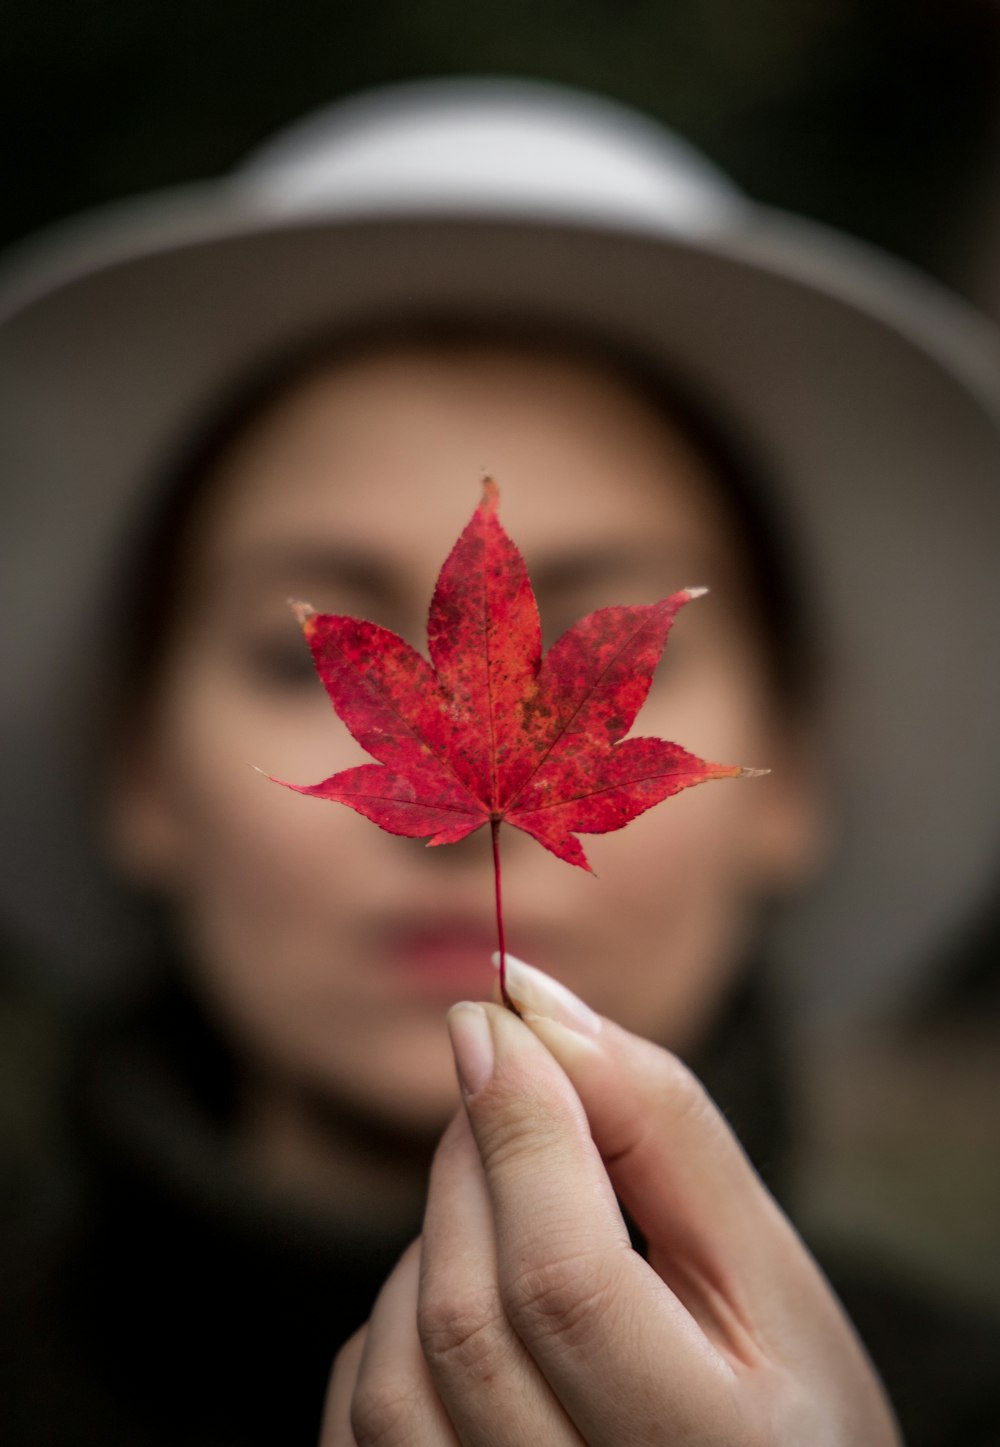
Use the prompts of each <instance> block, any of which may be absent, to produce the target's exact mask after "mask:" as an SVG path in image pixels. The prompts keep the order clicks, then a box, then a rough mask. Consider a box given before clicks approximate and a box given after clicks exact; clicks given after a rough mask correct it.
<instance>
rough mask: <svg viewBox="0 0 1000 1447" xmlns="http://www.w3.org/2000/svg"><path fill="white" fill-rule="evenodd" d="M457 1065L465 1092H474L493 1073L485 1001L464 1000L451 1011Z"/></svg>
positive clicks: (491, 1049)
mask: <svg viewBox="0 0 1000 1447" xmlns="http://www.w3.org/2000/svg"><path fill="white" fill-rule="evenodd" d="M448 1034H449V1035H450V1036H451V1048H452V1050H453V1051H454V1053H455V1068H456V1069H457V1071H458V1078H459V1080H460V1082H461V1085H462V1089H463V1090H464V1091H465V1093H466V1095H475V1094H476V1092H477V1091H480V1090H482V1088H483V1086H484V1085H487V1084H488V1083H489V1080H490V1077H491V1076H492V1074H493V1036H492V1035H491V1034H490V1022H489V1021H488V1020H487V1018H486V1011H485V1010H484V1009H483V1007H482V1005H474V1004H471V1003H470V1002H469V1001H466V1000H463V1001H462V1002H461V1003H460V1004H458V1005H453V1006H452V1007H451V1009H450V1010H449V1011H448Z"/></svg>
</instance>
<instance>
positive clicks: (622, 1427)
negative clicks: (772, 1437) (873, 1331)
mask: <svg viewBox="0 0 1000 1447" xmlns="http://www.w3.org/2000/svg"><path fill="white" fill-rule="evenodd" d="M448 1025H449V1030H450V1032H451V1035H452V1043H453V1047H454V1049H455V1056H456V1064H457V1066H458V1071H459V1078H460V1082H461V1084H462V1087H463V1093H464V1095H465V1103H466V1109H467V1111H468V1115H469V1120H470V1124H471V1127H472V1132H473V1135H474V1137H475V1140H476V1145H477V1148H478V1152H479V1156H480V1159H481V1161H482V1164H483V1171H484V1177H485V1181H486V1185H487V1191H488V1194H489V1199H490V1204H491V1208H492V1213H493V1220H494V1223H495V1235H496V1252H497V1280H498V1283H499V1286H500V1294H501V1299H502V1301H503V1304H504V1309H505V1312H506V1315H507V1318H508V1320H509V1321H510V1322H511V1325H512V1326H513V1328H514V1330H515V1331H516V1332H517V1334H518V1336H519V1337H520V1338H521V1340H522V1341H523V1342H524V1344H525V1346H526V1347H527V1349H528V1351H529V1352H530V1353H531V1355H532V1356H533V1357H534V1359H535V1361H536V1362H537V1364H538V1366H539V1368H540V1370H541V1372H542V1374H543V1376H544V1377H545V1379H546V1381H547V1382H548V1383H549V1385H550V1386H551V1387H552V1389H553V1391H554V1393H555V1395H556V1397H557V1398H558V1399H559V1401H560V1402H561V1403H562V1405H563V1407H564V1409H565V1410H566V1412H567V1413H568V1415H569V1416H570V1418H571V1419H572V1421H573V1422H574V1423H575V1425H576V1427H577V1429H578V1431H579V1432H580V1434H581V1436H582V1437H583V1438H584V1440H585V1441H586V1442H587V1443H589V1444H592V1447H604V1444H608V1447H611V1444H614V1447H626V1444H632V1443H637V1444H638V1443H649V1442H651V1441H658V1440H663V1441H670V1440H673V1439H674V1438H676V1440H678V1441H684V1442H690V1443H691V1444H692V1447H694V1444H701V1443H708V1442H710V1441H713V1442H714V1441H727V1440H733V1441H741V1440H745V1436H741V1432H742V1431H743V1427H744V1426H745V1424H744V1423H742V1422H741V1419H740V1413H739V1410H738V1402H737V1394H736V1391H735V1377H734V1373H733V1371H732V1368H731V1367H730V1365H729V1363H728V1362H727V1361H726V1360H725V1359H724V1358H723V1357H722V1356H721V1355H720V1354H719V1353H717V1352H716V1351H714V1349H713V1348H712V1347H711V1345H710V1344H709V1343H708V1342H707V1341H706V1339H705V1336H704V1334H703V1333H702V1331H701V1329H700V1328H699V1327H698V1325H697V1323H696V1322H695V1321H694V1319H693V1318H692V1317H691V1315H690V1314H689V1313H688V1312H687V1310H686V1309H685V1308H684V1307H683V1306H682V1305H681V1303H680V1302H679V1301H678V1299H677V1297H676V1296H675V1295H674V1293H673V1292H672V1291H671V1290H670V1289H669V1288H668V1287H667V1286H666V1285H665V1284H664V1282H663V1281H662V1280H661V1279H660V1278H659V1277H658V1276H657V1275H656V1273H655V1271H653V1270H652V1268H651V1267H650V1266H649V1265H648V1264H647V1262H645V1261H644V1260H643V1259H642V1258H641V1257H640V1256H639V1255H638V1254H637V1253H636V1252H634V1251H633V1250H632V1248H631V1246H630V1243H629V1239H628V1234H627V1232H626V1230H625V1226H624V1222H623V1221H622V1217H621V1213H620V1211H619V1209H618V1206H617V1203H616V1201H615V1197H614V1193H613V1191H612V1188H611V1185H610V1182H609V1180H608V1177H607V1173H606V1172H605V1169H604V1166H603V1164H602V1162H601V1159H600V1156H599V1154H598V1152H597V1149H596V1147H595V1145H594V1142H593V1140H592V1139H591V1135H590V1130H589V1127H588V1124H587V1119H586V1116H585V1114H584V1112H583V1108H582V1106H581V1104H580V1101H579V1099H578V1097H577V1095H576V1093H575V1091H574V1090H573V1087H572V1086H571V1085H570V1082H569V1080H568V1079H567V1077H566V1075H565V1073H564V1072H563V1070H562V1069H561V1068H560V1067H559V1065H558V1064H557V1063H556V1061H555V1060H554V1059H553V1057H552V1055H551V1054H550V1053H549V1051H548V1050H547V1049H546V1048H545V1047H544V1046H543V1044H542V1043H541V1041H540V1040H538V1039H537V1038H536V1037H535V1036H534V1035H533V1034H532V1032H531V1031H530V1030H529V1029H528V1028H527V1026H526V1025H524V1024H523V1023H522V1022H521V1021H520V1020H519V1019H517V1018H516V1017H515V1016H514V1015H513V1014H511V1013H510V1012H509V1011H507V1010H503V1009H500V1008H498V1007H497V1006H494V1005H461V1006H456V1007H455V1008H454V1009H452V1011H451V1013H450V1014H449V1017H448ZM706 1403H711V1411H710V1414H709V1415H710V1417H711V1422H710V1424H709V1425H710V1427H711V1431H712V1432H717V1433H718V1435H717V1436H711V1435H706V1417H705V1404H706ZM654 1428H655V1431H656V1432H658V1433H659V1434H660V1435H659V1436H656V1435H654ZM725 1433H728V1434H729V1436H728V1437H727V1436H725V1435H724V1434H725ZM671 1434H672V1435H671ZM685 1434H686V1435H685Z"/></svg>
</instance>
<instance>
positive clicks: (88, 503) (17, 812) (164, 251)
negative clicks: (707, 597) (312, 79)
mask: <svg viewBox="0 0 1000 1447" xmlns="http://www.w3.org/2000/svg"><path fill="white" fill-rule="evenodd" d="M415 311H420V312H427V313H433V314H442V313H443V314H448V313H451V312H454V313H457V314H463V313H465V312H475V313H484V312H485V313H489V314H492V315H501V316H502V315H503V314H504V313H505V312H509V313H511V314H514V315H516V316H517V317H518V318H520V319H524V318H528V319H535V318H537V319H538V321H539V322H540V323H545V324H549V323H551V324H553V325H555V326H558V325H560V324H566V325H569V326H571V327H573V328H576V329H580V328H583V329H590V330H592V331H593V332H594V333H596V334H597V335H598V336H601V337H606V338H607V339H609V340H610V341H617V342H621V343H623V344H624V345H625V346H627V347H630V348H631V349H633V350H635V351H638V352H639V353H642V354H644V355H645V356H646V357H647V358H649V359H651V360H652V361H653V362H660V363H662V364H663V365H664V367H665V368H666V369H668V370H669V372H670V373H671V374H679V375H680V376H682V377H684V378H686V379H688V380H689V382H690V384H691V385H692V387H693V388H694V389H695V391H696V393H700V394H701V395H702V396H703V397H705V398H707V399H709V401H713V400H714V401H715V402H716V403H717V406H718V410H719V413H720V415H721V416H723V417H728V418H729V419H731V421H732V423H733V425H734V426H736V427H737V428H740V429H742V430H743V431H744V432H745V433H746V435H747V436H748V437H750V438H753V439H755V441H756V443H757V445H758V448H759V449H760V451H761V452H762V454H763V456H764V457H765V459H766V461H767V462H768V463H769V464H770V466H771V469H772V471H773V475H774V481H775V487H776V488H778V489H779V501H780V502H781V504H782V506H783V507H784V509H785V511H786V513H787V515H788V519H789V523H790V526H791V528H792V535H793V536H794V537H797V538H798V539H799V540H800V542H801V546H802V548H803V549H804V551H805V556H806V557H807V558H808V560H809V568H810V574H811V579H812V582H813V584H814V588H815V593H816V595H817V597H818V599H819V601H820V603H821V605H822V607H823V610H824V614H825V619H826V623H827V628H828V632H829V637H830V641H831V643H832V652H833V654H834V655H835V656H836V658H837V659H838V661H839V666H840V670H841V671H840V677H839V683H838V687H837V689H836V693H835V699H834V712H833V717H832V719H831V725H830V738H831V739H832V741H833V745H834V747H835V751H836V756H835V757H834V758H833V759H832V761H831V765H832V768H833V770H834V781H835V793H834V797H835V799H836V801H837V804H838V806H839V809H840V814H841V817H842V825H843V828H842V845H841V847H840V849H839V851H838V853H837V857H836V859H835V861H834V865H833V867H832V869H831V870H830V871H829V873H828V875H827V876H826V877H825V879H824V881H823V882H822V884H821V886H820V887H819V888H817V889H816V890H815V891H814V892H813V893H812V894H811V896H810V897H809V898H808V899H806V900H805V901H804V902H803V903H802V905H801V906H800V907H799V908H798V909H797V912H796V913H795V915H794V917H793V918H792V919H791V921H790V922H789V925H788V928H787V930H786V932H785V935H784V939H783V950H784V954H785V956H786V958H787V960H788V961H789V964H790V969H791V971H792V973H793V976H794V977H795V978H796V979H797V980H799V981H800V982H801V984H802V991H803V995H804V997H805V1000H806V1003H807V1004H810V1005H812V1006H813V1007H814V1008H818V1009H824V1008H830V1007H831V1006H837V1007H840V1008H843V1009H850V1010H854V1009H857V1008H858V1007H867V1006H871V1005H877V1004H879V1003H881V1002H883V1001H884V1000H886V999H888V998H891V997H892V996H893V995H894V994H897V993H898V991H899V989H900V988H901V987H902V986H903V984H904V983H905V982H906V981H910V980H912V979H913V969H914V967H915V966H918V967H919V966H920V965H921V964H922V963H924V962H926V961H928V960H930V959H931V958H933V956H934V953H935V951H936V950H938V949H939V948H940V947H941V945H942V942H943V940H944V939H945V937H946V935H947V932H948V930H949V928H951V927H953V926H954V924H955V923H956V921H957V920H958V919H959V917H960V916H962V914H963V913H966V912H968V911H970V910H971V909H972V908H973V907H974V906H975V904H976V903H977V901H978V900H980V899H981V897H982V896H983V894H984V892H985V889H986V887H987V884H988V881H989V880H990V878H991V875H992V872H993V870H994V868H995V867H996V865H997V864H998V863H1000V782H998V771H997V766H996V763H995V758H996V754H997V749H998V741H1000V646H998V635H1000V348H998V345H997V340H996V337H995V336H994V334H993V333H992V331H991V330H990V329H989V328H987V327H986V325H985V324H983V323H981V322H980V321H978V320H977V319H976V318H975V317H974V316H973V314H972V313H971V312H970V311H969V310H968V309H967V308H965V307H964V306H962V305H961V304H960V303H958V302H957V301H954V300H952V299H951V298H949V297H948V296H947V295H945V294H944V293H943V292H942V291H941V290H940V289H938V288H937V287H935V286H933V285H931V284H929V283H927V282H924V281H923V280H921V279H919V278H918V277H916V276H914V275H913V274H911V273H910V272H908V271H906V270H905V269H904V268H902V267H900V266H897V265H895V264H893V263H890V262H889V261H888V260H887V259H885V258H883V257H881V256H879V255H878V254H875V253H873V252H872V251H870V250H869V249H867V248H864V247H861V246H859V245H856V244H853V243H849V242H848V241H846V240H845V239H844V238H842V237H840V236H838V235H836V234H834V233H831V232H829V231H827V230H825V229H823V228H820V227H817V226H815V225H811V224H807V223H805V222H802V221H799V220H795V219H792V218H790V217H788V216H785V215H782V214H779V213H776V212H774V211H771V210H766V209H764V208H762V207H760V206H757V205H754V204H752V203H750V202H749V201H747V200H746V199H745V198H744V197H743V196H742V195H741V194H740V193H739V192H738V191H737V190H736V189H735V188H734V187H732V186H731V185H730V184H729V182H728V181H727V180H726V179H725V178H724V177H723V176H722V175H720V173H719V172H717V171H716V170H715V169H714V168H713V167H712V166H711V165H710V164H709V163H708V162H706V161H705V160H704V159H703V158H702V157H700V156H699V155H698V154H697V153H695V152H692V151H691V150H690V149H689V148H688V147H687V146H686V145H684V144H683V143H682V142H680V141H678V140H677V139H676V138H675V137H673V136H672V135H670V134H669V133H667V132H665V131H663V130H661V129H660V128H659V127H657V126H655V125H654V124H652V123H651V122H648V121H646V120H644V119H642V118H641V117H638V116H636V115H634V114H632V113H630V112H628V111H626V110H624V109H622V108H620V107H618V106H615V105H613V104H611V103H608V102H606V101H602V100H598V99H596V98H594V97H588V96H585V95H580V94H577V93H574V92H569V91H565V90H563V89H560V88H558V87H552V86H547V85H540V84H535V83H527V82H523V83H522V82H508V81H479V80H467V81H458V82H455V81H447V82H440V83H438V82H433V83H430V82H429V83H420V84H416V85H407V86H402V87H398V88H395V89H389V90H387V91H383V92H377V93H373V94H371V95H369V96H365V97H362V98H360V99H357V100H354V101H349V102H347V103H345V104H342V105H337V106H334V107H332V108H330V109H328V110H325V111H323V112H321V113H319V114H318V115H316V116H314V117H312V118H311V119H309V120H307V121H306V122H304V123H303V124H302V125H300V126H298V127H295V128H293V129H292V130H291V131H289V132H287V133H285V134H283V135H281V136H279V137H278V138H277V140H276V141H274V142H273V143H272V144H271V145H269V146H268V147H266V148H265V149H264V150H263V151H261V152H260V153H258V154H257V155H256V156H255V157H254V158H253V159H252V160H251V161H250V163H249V164H248V165H246V166H245V167H244V168H242V169H241V170H240V171H238V172H237V173H236V174H234V175H233V176H232V177H230V178H227V179H225V180H222V181H219V182H213V183H210V184H202V185H198V186H194V187H191V188H187V189H183V190H180V191H176V192H172V193H169V194H166V195H157V196H152V197H148V198H146V199H143V200H140V201H138V202H135V203H131V204H129V205H125V206H117V207H115V208H112V209H111V210H107V211H104V212H101V213H99V214H97V215H95V216H91V217H88V218H85V219H84V220H82V221H79V222H76V223H73V224H72V225H70V226H67V227H63V228H61V229H60V230H58V231H56V232H54V233H51V234H50V235H49V236H48V237H45V238H43V239H42V240H41V241H39V242H35V243H33V244H32V245H31V246H30V247H27V248H25V249H23V250H22V251H21V253H20V254H19V255H17V256H15V257H14V258H13V259H11V260H10V262H9V264H8V267H7V270H6V272H5V274H4V276H3V278H2V285H0V477H2V479H3V481H2V487H3V498H4V510H5V519H4V523H3V528H2V538H0V550H2V551H0V576H2V587H3V598H4V610H3V611H4V621H5V629H6V632H7V642H6V644H5V649H4V672H3V685H2V699H3V702H2V720H0V751H2V757H3V760H4V788H3V795H4V805H3V825H2V828H3V842H4V867H3V870H2V873H0V909H2V910H3V912H4V914H5V917H6V918H7V920H8V921H9V923H10V924H11V925H12V926H13V927H14V928H15V929H18V930H22V931H24V932H25V933H26V935H27V936H28V937H29V938H30V939H31V941H32V942H33V944H34V946H35V947H36V948H37V949H38V950H39V952H40V954H41V955H42V956H44V957H45V958H48V959H51V960H52V961H54V962H55V963H56V965H57V968H58V970H59V971H61V972H62V978H63V979H64V980H67V981H68V980H71V979H76V980H77V981H79V982H84V983H85V982H93V981H95V980H97V979H98V978H99V977H101V976H103V977H105V978H106V977H107V976H108V975H109V972H111V973H113V972H114V970H115V969H120V968H121V967H122V965H123V964H124V967H125V968H128V961H129V958H130V956H133V955H134V954H135V952H136V950H137V949H138V948H139V945H140V939H139V936H138V935H137V933H136V931H137V929H138V924H137V917H133V915H131V914H130V912H129V910H128V908H127V903H126V900H125V897H124V896H123V895H122V893H121V892H120V890H119V889H118V887H117V886H116V885H115V884H114V883H113V881H112V880H111V879H110V878H109V877H108V875H107V873H106V872H105V871H104V870H103V869H102V867H101V866H100V864H99V857H100V854H99V850H98V849H97V847H96V844H95V840H96V837H97V818H98V809H97V807H96V799H97V796H98V794H99V787H100V781H99V780H98V779H97V778H96V764H95V756H94V740H93V738H92V736H90V735H89V733H88V727H87V725H88V722H89V720H90V719H91V718H92V717H93V708H92V704H93V700H94V697H95V695H96V694H97V693H99V691H100V690H101V689H102V688H104V687H106V678H105V668H106V655H107V652H108V650H107V647H106V645H105V638H104V634H103V633H102V629H104V628H106V619H104V618H103V616H102V611H101V610H102V608H103V606H104V604H105V591H106V584H107V580H108V578H109V577H110V576H111V575H113V574H114V573H115V572H116V571H117V569H118V567H119V565H120V555H121V553H122V551H123V549H124V548H125V547H126V546H127V540H128V538H129V536H130V533H131V530H132V528H133V527H134V525H135V524H136V522H137V520H138V519H139V518H141V516H142V514H143V512H144V510H145V509H146V508H147V507H148V506H149V503H150V499H151V495H152V493H153V490H154V484H155V482H156V480H157V478H158V476H159V474H160V473H161V472H162V469H163V467H164V464H165V461H166V460H167V459H170V458H172V457H173V456H174V454H175V453H176V451H177V449H178V446H179V444H180V442H181V441H182V440H183V438H184V437H185V435H186V434H189V433H190V432H191V430H192V428H194V427H196V426H197V425H198V424H199V423H200V422H202V421H203V419H204V418H205V417H206V415H208V414H210V413H211V411H212V408H213V405H214V404H217V403H218V401H219V400H220V399H222V398H224V397H226V396H227V395H228V394H229V392H230V391H231V389H232V387H233V385H234V383H235V381H236V380H237V379H239V378H241V377H243V376H245V375H247V374H248V372H249V370H250V369H251V365H252V364H256V363H260V362H262V361H263V360H264V359H266V358H268V357H271V356H274V357H278V356H280V355H282V354H283V353H286V352H287V351H288V350H289V349H290V348H291V347H293V346H294V345H295V344H296V343H297V342H301V341H302V340H303V339H305V338H313V337H315V336H316V335H318V334H321V333H323V332H324V331H325V332H332V333H335V332H337V331H339V330H342V329H344V328H348V327H354V326H355V325H360V324H364V323H369V322H370V323H379V322H380V321H383V320H387V319H391V318H393V317H399V316H401V315H406V314H407V313H412V312H415Z"/></svg>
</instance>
